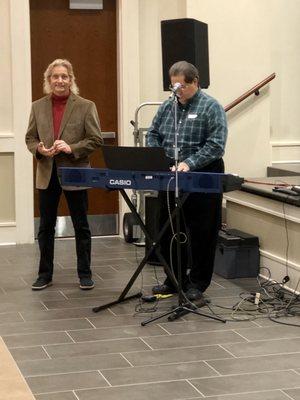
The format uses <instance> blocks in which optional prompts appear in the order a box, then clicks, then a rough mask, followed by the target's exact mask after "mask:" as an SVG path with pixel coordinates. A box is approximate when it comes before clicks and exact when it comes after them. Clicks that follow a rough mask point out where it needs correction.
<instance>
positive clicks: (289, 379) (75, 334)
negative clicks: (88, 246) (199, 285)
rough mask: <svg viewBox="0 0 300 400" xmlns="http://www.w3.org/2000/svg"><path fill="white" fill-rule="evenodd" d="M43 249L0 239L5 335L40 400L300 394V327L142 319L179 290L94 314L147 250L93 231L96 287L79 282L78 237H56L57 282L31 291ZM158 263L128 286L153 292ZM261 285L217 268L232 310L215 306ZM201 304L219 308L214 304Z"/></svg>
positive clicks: (214, 294)
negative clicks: (229, 276) (226, 276)
mask: <svg viewBox="0 0 300 400" xmlns="http://www.w3.org/2000/svg"><path fill="white" fill-rule="evenodd" d="M38 254H39V253H38V247H37V245H36V244H34V245H19V246H1V247H0V271H1V278H0V300H1V301H0V336H1V337H2V338H3V340H4V342H5V344H6V346H7V347H8V349H9V351H10V352H11V354H12V356H13V357H14V359H15V361H16V362H17V364H18V367H19V369H20V371H21V373H22V374H23V376H24V377H25V379H26V381H27V383H28V385H29V387H30V389H31V391H32V392H33V394H34V396H35V398H36V400H96V399H97V400H99V399H103V400H129V399H130V400H142V399H143V400H144V399H145V400H157V399H164V400H175V399H176V400H183V399H185V400H188V399H189V400H190V399H203V398H209V399H211V400H287V399H294V400H299V399H300V329H299V328H297V327H291V326H284V325H279V324H276V323H274V322H272V321H270V320H269V319H267V318H258V319H255V320H250V321H246V320H245V321H239V322H236V321H235V322H227V323H226V324H224V323H222V322H219V321H214V320H212V319H210V318H207V317H205V316H198V315H192V314H188V315H186V316H184V317H182V318H180V319H178V320H176V321H172V322H170V321H168V319H167V318H166V317H164V318H162V319H159V320H157V321H155V322H152V323H149V324H148V325H147V326H144V327H143V326H141V322H142V321H145V320H146V319H147V318H149V317H151V316H154V315H159V314H160V313H164V312H166V311H169V310H170V309H171V306H172V304H176V298H175V297H174V298H172V299H168V300H163V301H160V302H159V304H158V311H156V312H154V311H152V312H150V311H151V310H150V308H151V307H152V306H153V305H152V304H151V303H147V304H145V303H144V304H142V311H143V312H142V313H141V312H139V311H141V310H140V308H141V307H140V306H141V304H140V302H139V300H138V299H134V300H131V301H129V302H126V303H122V304H117V305H114V306H112V307H110V308H109V309H105V310H102V311H100V312H99V313H97V314H96V313H94V312H93V311H92V308H93V307H94V306H98V305H101V304H105V303H107V302H110V301H112V300H116V299H117V298H118V296H119V295H120V293H121V291H122V289H123V288H124V287H125V286H126V284H127V282H128V280H129V278H130V277H131V275H132V274H133V272H134V270H135V269H136V266H137V261H138V260H141V258H142V254H143V249H141V248H137V247H136V246H134V245H130V244H126V243H125V242H124V241H123V240H122V239H120V238H117V237H112V238H100V239H94V240H93V258H92V264H93V272H94V280H95V283H96V288H95V289H94V290H92V291H87V292H83V291H81V290H79V287H78V282H77V279H76V262H75V257H74V241H73V240H59V241H57V242H56V265H55V275H54V282H53V283H54V284H53V286H52V287H49V288H47V289H46V290H43V291H41V292H32V291H31V289H30V285H31V283H32V281H33V280H34V278H35V276H36V271H37V262H38ZM155 270H156V271H154V267H152V266H149V265H146V266H145V268H144V269H143V273H142V274H140V275H139V277H138V279H137V281H136V282H135V284H134V287H133V288H132V290H131V291H130V293H132V294H133V293H137V292H139V291H140V290H141V288H143V290H144V292H145V293H150V289H151V286H152V285H153V284H155V283H156V280H157V278H161V277H162V276H163V273H162V271H161V268H160V267H156V268H155ZM256 285H257V282H256V280H255V279H240V280H225V279H222V278H220V277H218V276H214V280H213V282H212V284H211V286H210V288H209V289H208V291H207V295H208V296H209V298H210V300H211V309H212V310H213V311H214V312H218V313H219V314H222V315H223V316H224V317H226V318H231V311H229V310H228V309H225V308H223V309H222V308H219V307H216V305H221V306H224V307H225V306H227V307H228V306H232V305H233V304H235V303H237V302H238V301H239V300H240V298H239V294H240V293H241V292H243V291H247V290H251V291H253V290H255V288H256ZM145 307H146V308H147V309H148V312H147V313H146V312H145V311H146V310H144V309H143V308H145ZM200 312H201V313H208V314H209V315H211V311H210V310H209V309H208V308H207V307H204V308H201V309H200ZM290 320H291V319H290V318H289V322H291V321H290ZM293 323H298V324H300V318H296V317H295V318H293ZM0 368H1V361H0Z"/></svg>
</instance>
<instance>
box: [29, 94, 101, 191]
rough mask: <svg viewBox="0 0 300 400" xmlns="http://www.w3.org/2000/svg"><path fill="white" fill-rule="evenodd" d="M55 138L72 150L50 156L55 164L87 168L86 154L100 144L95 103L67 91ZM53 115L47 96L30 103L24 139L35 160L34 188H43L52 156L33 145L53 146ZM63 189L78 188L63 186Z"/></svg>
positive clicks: (88, 164) (47, 181)
mask: <svg viewBox="0 0 300 400" xmlns="http://www.w3.org/2000/svg"><path fill="white" fill-rule="evenodd" d="M59 139H61V140H64V141H65V142H66V143H67V144H68V145H69V146H70V147H71V149H72V153H71V154H66V153H59V154H57V155H56V156H55V157H54V159H55V163H56V166H57V167H90V163H89V154H91V153H92V152H93V151H94V150H95V149H96V148H97V147H99V146H101V144H102V143H103V140H102V137H101V130H100V122H99V117H98V113H97V109H96V106H95V104H94V103H93V102H92V101H89V100H86V99H84V98H82V97H80V96H77V95H75V94H73V93H71V94H70V96H69V98H68V101H67V104H66V108H65V112H64V115H63V119H62V122H61V126H60V130H59ZM53 141H54V139H53V116H52V101H51V95H48V96H45V97H43V98H41V99H39V100H37V101H35V102H33V103H32V109H31V114H30V118H29V124H28V129H27V133H26V137H25V142H26V145H27V148H28V150H29V151H30V152H31V153H32V154H33V155H34V156H35V157H36V159H37V171H36V187H37V189H47V187H48V185H49V181H50V178H51V172H52V166H53V158H51V157H45V156H42V155H41V154H40V153H38V152H37V146H38V144H39V143H40V142H43V143H44V145H45V147H47V148H49V147H51V146H52V145H53ZM64 189H66V190H76V189H77V190H78V189H80V188H75V187H64Z"/></svg>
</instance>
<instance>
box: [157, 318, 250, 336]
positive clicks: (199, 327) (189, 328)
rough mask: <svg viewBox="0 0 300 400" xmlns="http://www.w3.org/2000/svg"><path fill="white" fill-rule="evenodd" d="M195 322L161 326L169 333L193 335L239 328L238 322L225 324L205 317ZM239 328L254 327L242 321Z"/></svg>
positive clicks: (171, 323) (196, 319)
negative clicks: (194, 333)
mask: <svg viewBox="0 0 300 400" xmlns="http://www.w3.org/2000/svg"><path fill="white" fill-rule="evenodd" d="M194 318H195V319H194V320H193V321H188V322H187V321H180V322H175V323H174V322H170V323H162V324H161V326H162V327H163V328H164V329H166V330H167V331H168V332H170V333H172V334H175V333H193V332H205V331H207V332H209V331H226V330H233V329H235V328H236V327H237V323H236V322H227V323H226V324H223V323H222V322H219V321H214V320H212V319H207V318H205V317H198V316H197V315H196V316H194ZM238 326H239V327H253V323H252V322H250V321H241V322H239V324H238Z"/></svg>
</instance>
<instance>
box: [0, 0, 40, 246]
mask: <svg viewBox="0 0 300 400" xmlns="http://www.w3.org/2000/svg"><path fill="white" fill-rule="evenodd" d="M28 6H29V2H28V1H27V0H0V10H1V13H0V54H1V63H0V84H1V92H0V185H1V191H0V207H1V211H0V244H1V243H29V242H31V241H32V240H33V190H32V187H33V186H32V157H31V156H30V155H29V154H28V152H27V150H26V148H25V144H24V133H25V130H26V126H27V121H28V113H29V110H30V103H31V72H30V40H29V7H28Z"/></svg>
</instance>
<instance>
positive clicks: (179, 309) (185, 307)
mask: <svg viewBox="0 0 300 400" xmlns="http://www.w3.org/2000/svg"><path fill="white" fill-rule="evenodd" d="M179 87H180V86H179ZM179 87H178V88H175V89H173V90H172V91H173V110H174V133H175V138H174V146H175V149H174V159H175V226H176V230H175V239H176V250H177V287H178V305H177V306H176V307H174V308H173V309H172V310H171V311H168V312H165V313H163V314H161V315H159V316H157V317H152V318H149V319H147V320H146V321H143V322H142V323H141V325H142V326H145V325H147V324H148V323H150V322H153V321H156V320H158V319H160V318H163V317H165V316H169V317H168V320H169V321H174V320H175V319H177V318H180V317H181V316H183V315H185V314H188V313H190V312H191V313H193V314H197V315H201V316H204V317H207V318H211V319H214V320H217V321H221V322H224V323H225V322H226V320H225V319H223V318H221V317H217V316H213V315H208V314H205V313H200V312H199V311H198V307H197V305H196V304H193V303H192V302H189V300H187V298H186V297H185V295H184V293H183V290H182V269H181V267H182V265H181V242H180V210H181V207H182V205H181V203H180V196H179V182H178V164H179V148H178V134H179V133H178V129H179V124H178V121H177V111H178V98H177V96H176V91H177V90H178V89H179ZM182 173H184V172H182ZM170 218H172V216H171V217H170ZM171 223H172V222H171ZM171 251H172V249H171Z"/></svg>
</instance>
